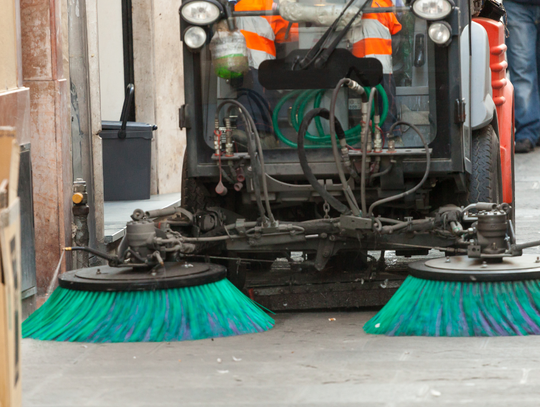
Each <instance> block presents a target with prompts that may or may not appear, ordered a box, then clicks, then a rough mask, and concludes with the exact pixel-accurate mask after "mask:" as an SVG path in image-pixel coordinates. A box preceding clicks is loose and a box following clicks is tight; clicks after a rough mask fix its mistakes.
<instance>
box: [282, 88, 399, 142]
mask: <svg viewBox="0 0 540 407" xmlns="http://www.w3.org/2000/svg"><path fill="white" fill-rule="evenodd" d="M376 89H377V91H378V94H379V95H380V96H381V99H382V112H381V120H380V125H381V126H382V124H383V123H384V122H385V120H386V118H387V117H388V110H389V104H388V95H387V94H386V92H385V90H384V88H383V87H382V85H380V84H379V85H377V86H376ZM364 90H365V91H366V94H367V95H368V96H369V94H370V93H371V89H370V88H364ZM325 92H326V90H324V89H318V90H306V91H301V90H297V91H293V92H290V93H289V94H287V95H285V96H284V97H283V98H281V99H280V100H279V102H278V103H277V105H276V107H275V108H274V111H273V114H272V124H273V126H274V131H275V133H276V135H277V137H278V139H279V140H280V141H281V142H282V143H283V144H285V145H287V146H288V147H292V148H297V145H296V143H294V142H293V141H291V140H289V139H288V138H287V137H285V135H284V134H283V132H282V131H281V129H280V127H279V121H278V119H279V112H280V111H281V109H282V107H283V105H284V104H285V103H286V102H287V101H288V100H290V99H292V98H294V97H295V96H298V98H297V99H296V100H295V102H294V103H293V108H292V113H291V123H292V125H293V128H294V129H295V130H296V131H297V132H298V130H299V127H300V122H301V121H302V119H303V115H304V111H305V108H306V106H307V104H308V103H309V101H310V100H311V99H312V98H315V102H314V105H313V107H314V108H318V107H320V103H321V100H322V96H323V94H324V93H325ZM372 111H373V112H374V109H373V110H372ZM297 117H298V118H297ZM315 125H316V127H317V132H318V133H319V135H318V136H314V135H312V134H310V133H308V132H306V135H305V140H309V141H310V142H314V143H317V144H318V145H309V144H308V145H305V146H304V148H310V149H311V148H325V147H329V146H330V144H331V140H330V135H329V134H325V132H324V129H323V127H322V124H321V121H320V117H315ZM361 131H362V125H361V124H358V125H357V126H355V127H353V128H351V129H348V130H346V131H345V137H346V139H347V142H348V143H349V144H353V143H356V142H357V141H358V135H359V134H360V133H361Z"/></svg>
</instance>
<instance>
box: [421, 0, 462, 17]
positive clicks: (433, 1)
mask: <svg viewBox="0 0 540 407" xmlns="http://www.w3.org/2000/svg"><path fill="white" fill-rule="evenodd" d="M452 7H453V4H452V3H451V2H450V1H448V0H416V1H415V2H414V3H413V4H412V9H413V13H414V14H416V15H417V16H418V17H420V18H423V19H424V20H442V19H443V18H445V17H446V16H448V15H449V14H450V13H451V12H452Z"/></svg>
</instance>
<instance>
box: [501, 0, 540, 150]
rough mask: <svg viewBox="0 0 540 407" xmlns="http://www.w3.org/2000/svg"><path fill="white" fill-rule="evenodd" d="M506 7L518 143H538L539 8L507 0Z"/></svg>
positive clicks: (539, 129) (539, 126) (509, 62)
mask: <svg viewBox="0 0 540 407" xmlns="http://www.w3.org/2000/svg"><path fill="white" fill-rule="evenodd" d="M504 6H505V8H506V12H507V15H508V24H507V26H508V31H509V33H510V35H509V37H508V39H507V45H508V51H507V57H508V65H509V69H510V79H511V81H512V83H513V85H514V91H515V104H516V112H515V118H516V143H518V142H520V141H525V140H529V141H530V142H531V144H532V146H534V145H535V144H536V141H537V139H538V137H539V134H540V95H539V91H538V71H537V62H536V61H537V59H536V53H537V24H536V10H537V8H536V6H527V5H523V4H519V3H515V2H511V1H507V2H505V4H504ZM516 146H517V144H516Z"/></svg>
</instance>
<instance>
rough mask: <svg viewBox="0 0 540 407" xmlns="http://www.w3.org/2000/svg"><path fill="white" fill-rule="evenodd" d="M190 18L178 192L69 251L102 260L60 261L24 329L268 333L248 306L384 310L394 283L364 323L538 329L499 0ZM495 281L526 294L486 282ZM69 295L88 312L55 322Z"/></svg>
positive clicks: (222, 10)
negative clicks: (518, 221) (105, 243)
mask: <svg viewBox="0 0 540 407" xmlns="http://www.w3.org/2000/svg"><path fill="white" fill-rule="evenodd" d="M179 13H180V27H181V30H180V31H181V42H182V45H183V57H184V80H185V82H184V83H185V105H184V106H182V107H181V109H180V111H179V121H180V123H179V124H180V126H181V127H182V128H185V130H186V135H187V149H186V153H185V158H184V166H183V174H182V182H183V188H182V195H181V205H180V206H179V207H174V208H170V209H164V210H157V211H150V212H144V211H142V210H137V211H135V212H134V213H133V215H132V221H131V222H129V223H128V224H127V228H126V235H125V237H124V239H123V240H122V242H121V243H120V246H119V247H118V251H117V254H114V255H111V254H104V253H100V252H97V251H95V250H92V249H88V248H80V247H79V248H71V249H73V250H86V251H91V252H92V253H93V254H94V255H97V256H100V257H103V258H104V259H106V260H107V261H108V263H109V265H108V266H100V267H93V268H86V269H81V270H74V271H71V272H68V273H65V274H62V275H61V276H60V278H59V282H60V287H59V288H58V289H57V291H56V292H55V293H54V294H53V297H54V298H52V297H51V299H50V300H49V301H48V302H47V303H46V304H45V305H44V306H43V307H42V308H41V309H40V310H39V311H38V312H37V313H36V314H38V315H36V314H34V315H33V316H32V317H30V318H29V320H27V322H25V324H26V326H23V333H24V335H25V336H32V337H37V338H41V339H61V340H91V341H110V340H112V341H127V340H174V339H177V340H182V339H198V338H204V337H211V336H225V335H233V334H238V333H245V332H257V331H262V330H265V329H268V328H269V327H271V326H272V324H273V322H272V320H271V318H270V317H268V316H267V314H266V313H264V312H263V311H262V310H261V308H259V306H257V305H255V304H256V303H255V302H254V301H252V300H255V301H257V302H258V303H260V304H262V305H263V306H265V307H267V308H268V309H270V310H274V311H276V310H289V309H316V308H319V309H321V308H333V307H334V308H336V307H359V306H373V305H383V304H385V303H386V302H387V301H388V300H389V299H390V297H391V296H392V294H394V293H395V292H396V290H397V289H398V287H399V286H400V285H401V289H400V291H398V293H397V294H396V295H395V296H394V297H393V298H392V299H391V300H390V303H388V305H387V307H385V308H384V309H383V310H382V311H381V313H380V314H378V315H377V316H376V317H375V318H374V319H372V320H371V321H370V322H368V324H367V325H366V327H365V330H366V331H367V332H370V333H389V334H411V335H412V334H433V335H484V334H485V335H489V334H505V333H506V334H516V333H523V332H525V333H539V332H540V320H539V321H537V322H536V325H534V323H528V324H527V326H528V328H523V329H525V331H523V330H521V331H520V329H521V328H520V327H521V326H522V325H524V324H519V323H515V324H513V323H507V322H504V321H509V320H512V318H513V317H511V316H509V315H510V314H512V312H513V311H512V310H518V311H517V312H518V313H519V312H521V313H522V314H523V315H525V314H531V312H532V313H533V314H534V315H536V316H535V317H534V318H537V319H538V315H540V313H538V312H536V311H534V312H533V311H531V312H528V311H523V309H524V307H525V305H523V304H525V303H527V301H529V305H530V302H531V301H533V300H532V299H531V298H532V297H531V296H532V294H534V293H540V287H536V286H534V287H525V286H523V287H524V288H521V286H518V285H516V284H520V283H523V284H526V283H527V282H530V281H531V280H534V279H537V278H539V277H540V260H538V259H537V257H536V256H531V255H523V254H522V251H523V249H524V248H526V247H531V246H535V245H540V242H530V243H525V244H524V243H521V244H520V243H518V242H517V240H516V233H515V222H514V213H515V212H514V208H515V205H514V181H513V180H514V173H513V160H514V151H513V150H514V136H513V87H512V84H511V83H510V82H509V81H508V79H507V75H506V68H507V62H506V59H505V50H506V46H505V28H504V25H503V23H502V22H501V17H502V15H503V14H504V9H503V8H502V7H501V6H500V5H499V4H498V3H495V2H492V1H490V0H486V1H485V2H484V1H482V2H477V1H474V2H472V3H470V2H467V1H465V0H456V1H455V2H453V1H452V0H412V1H410V2H409V1H408V0H406V2H405V3H403V2H401V1H400V0H395V2H392V0H368V1H366V0H347V1H341V2H340V1H339V0H336V1H333V2H325V1H313V0H297V1H293V0H281V1H280V2H279V3H276V2H272V1H271V0H241V1H239V2H234V1H226V0H184V1H183V3H182V5H181V7H180V10H179ZM179 176H180V174H179ZM432 249H436V250H438V251H439V253H440V254H441V255H440V256H437V257H435V258H434V257H433V256H430V257H429V258H428V259H426V258H424V259H423V260H421V261H416V262H413V263H410V264H409V269H408V272H407V273H405V274H402V275H401V276H400V275H396V274H390V273H389V271H392V264H386V270H385V269H384V258H385V256H384V255H385V252H386V253H387V254H388V253H389V252H392V256H394V253H395V257H392V258H393V259H396V258H399V257H400V256H405V257H410V256H413V255H414V256H416V255H422V256H425V255H427V254H428V252H429V251H430V250H432ZM375 256H377V257H379V260H377V258H376V257H375ZM387 263H390V262H387ZM407 274H408V275H409V276H408V277H407V279H406V280H405V282H404V283H403V281H404V278H405V277H406V275H407ZM501 281H503V282H510V284H514V285H512V286H511V287H513V288H511V289H509V288H508V287H509V286H506V285H503V286H500V285H490V284H492V283H493V284H498V283H499V282H501ZM402 283H403V284H402ZM505 284H506V283H505ZM527 284H528V283H527ZM406 285H407V289H405V288H404V287H405V286H406ZM516 287H518V288H516ZM238 289H239V290H238ZM407 290H408V291H407ZM516 290H517V291H516ZM241 291H242V292H243V293H244V294H246V295H244V294H242V293H241ZM81 292H84V293H85V295H88V296H92V295H93V296H94V297H92V298H94V299H93V300H84V301H83V300H82V299H81V295H82V294H80V293H81ZM488 292H489V293H492V294H493V296H492V297H489V298H487V297H485V296H488V294H486V293H488ZM105 294H106V295H105ZM249 297H251V298H249ZM85 298H88V297H85ZM482 298H483V299H484V300H480V299H482ZM527 299H528V300H527ZM66 301H67V302H69V301H71V302H76V303H77V307H76V308H77V309H76V311H75V312H74V313H73V314H72V315H70V316H66V315H65V313H66V312H67V311H66V310H65V307H63V308H64V310H63V312H64V314H62V317H61V318H63V319H62V321H61V322H58V318H59V317H58V315H57V314H56V313H55V312H56V311H55V310H56V309H57V308H60V307H61V305H60V304H62V303H63V302H64V303H65V302H66ZM478 301H480V302H482V301H483V302H482V304H480V303H479V302H478ZM498 301H500V302H498ZM96 302H99V303H100V304H99V305H96ZM510 303H512V304H514V303H515V304H514V305H515V306H513V307H511V306H510V305H509V304H510ZM411 304H412V305H411ZM441 304H447V305H448V304H450V305H448V306H447V307H446V308H444V307H443V305H441ZM471 304H476V305H474V307H472V308H471ZM486 304H488V305H489V304H497V305H494V306H493V307H492V308H497V309H499V311H500V313H504V317H500V318H499V317H497V318H498V319H497V318H491V319H490V316H489V315H490V313H489V312H488V311H486V310H485V309H484V308H483V307H486V306H488V305H486ZM501 304H503V305H501ZM413 305H414V306H413ZM411 306H413V308H411V309H410V310H409V308H407V307H411ZM441 307H442V308H441ZM467 307H469V308H467ZM538 308H539V307H536V306H532V305H531V310H533V309H538ZM385 310H386V311H385ZM407 310H408V311H407ZM419 310H420V311H419ZM452 310H453V311H452ZM519 310H521V311H519ZM418 312H421V314H422V315H423V316H425V315H428V314H430V313H432V314H433V315H434V317H433V318H434V319H433V320H434V321H436V323H435V322H434V323H433V324H430V323H425V324H419V322H418V321H419V319H418V318H415V316H418V315H420V314H418ZM535 312H536V313H535ZM39 313H41V316H40V315H39ZM121 315H124V316H125V318H122V317H121ZM127 315H129V317H128V316H127ZM464 315H465V316H464ZM499 316H500V315H499ZM514 317H515V318H514V319H516V318H517V319H519V318H521V317H522V315H521V314H520V315H518V316H514ZM523 318H525V317H523ZM527 318H529V319H527V321H529V320H530V318H533V317H527ZM45 320H46V321H48V322H44V321H45ZM420 320H422V321H424V322H425V318H424V319H422V318H420ZM115 321H117V322H115ZM118 321H119V322H118ZM126 321H127V322H126ZM408 321H412V322H411V323H413V324H416V325H415V326H408V327H406V326H405V325H406V324H405V322H408ZM471 321H472V322H471ZM501 321H502V322H501ZM531 327H533V328H531ZM426 329H427V330H428V331H426ZM430 329H432V330H431V331H429V330H430ZM535 329H536V330H537V331H538V332H536V331H535ZM75 332H76V334H75ZM74 338H75V339H74Z"/></svg>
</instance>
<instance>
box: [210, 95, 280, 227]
mask: <svg viewBox="0 0 540 407" xmlns="http://www.w3.org/2000/svg"><path fill="white" fill-rule="evenodd" d="M228 103H229V104H233V105H235V106H237V107H238V108H239V109H240V112H241V113H242V115H243V117H244V122H245V123H246V126H247V127H248V128H246V130H247V131H246V133H247V134H248V137H249V138H250V139H251V140H253V138H255V144H256V146H257V150H258V158H259V162H260V165H261V173H260V174H258V175H260V177H261V179H262V187H263V194H264V201H265V204H266V212H267V213H268V217H269V218H270V222H271V223H272V225H274V224H275V223H276V220H275V218H274V214H273V213H272V208H271V206H270V198H269V194H268V183H267V182H266V175H265V174H266V168H265V165H264V154H263V149H262V145H261V138H260V136H259V132H258V131H257V126H256V125H255V121H254V120H253V117H252V116H251V115H250V114H249V112H248V110H247V109H246V108H245V106H244V105H243V104H242V103H240V102H238V101H236V100H234V99H230V100H224V101H223V102H221V103H220V104H219V105H218V106H217V108H216V115H215V120H216V122H218V121H219V112H220V110H221V108H222V107H223V106H224V105H225V104H228ZM253 135H254V136H255V137H253ZM248 152H249V155H250V157H251V160H252V167H253V168H254V169H255V168H256V167H257V166H256V165H255V163H256V160H255V158H256V155H255V152H254V151H253V149H252V148H251V142H249V140H248ZM254 178H257V174H256V176H255V177H254ZM257 182H258V179H256V180H254V184H255V185H257ZM256 195H259V194H257V193H256ZM256 199H257V204H258V206H259V212H261V216H262V217H263V221H264V210H261V205H260V196H256Z"/></svg>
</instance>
